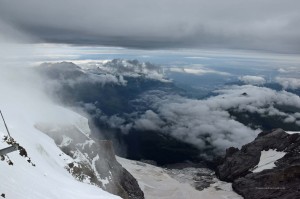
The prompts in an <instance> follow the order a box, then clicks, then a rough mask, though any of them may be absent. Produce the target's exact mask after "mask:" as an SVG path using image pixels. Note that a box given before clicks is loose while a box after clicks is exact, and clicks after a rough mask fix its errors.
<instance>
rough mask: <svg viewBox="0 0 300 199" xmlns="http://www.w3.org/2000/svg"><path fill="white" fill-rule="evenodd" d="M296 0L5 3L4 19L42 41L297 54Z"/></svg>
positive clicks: (1, 10)
mask: <svg viewBox="0 0 300 199" xmlns="http://www.w3.org/2000/svg"><path fill="white" fill-rule="evenodd" d="M299 18H300V14H299V1H297V0H288V1H284V2H283V1H281V0H273V1H269V0H252V1H242V2H240V1H237V0H227V1H218V0H210V1H205V0H186V1H175V2H174V0H152V1H139V0H126V1H117V0H110V1H105V0H86V1H84V2H83V1H79V0H72V1H71V0H66V1H59V0H52V1H39V0H27V1H1V3H0V19H2V20H5V21H7V22H9V23H11V24H12V25H13V26H15V27H17V28H19V29H21V30H24V31H26V32H27V33H29V34H31V35H34V36H36V37H37V38H39V39H40V40H41V41H46V42H55V43H70V44H84V45H113V46H124V47H134V48H221V49H224V48H227V49H248V50H265V51H272V52H274V51H275V52H287V53H299V52H300V47H299V46H300V45H299V41H300V38H299V35H300V28H299V27H300V26H299V21H300V20H299Z"/></svg>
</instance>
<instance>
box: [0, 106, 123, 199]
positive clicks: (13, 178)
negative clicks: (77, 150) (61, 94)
mask: <svg viewBox="0 0 300 199" xmlns="http://www.w3.org/2000/svg"><path fill="white" fill-rule="evenodd" d="M6 104H7V105H8V106H6V107H7V108H6V107H5V108H4V109H3V113H4V115H5V117H6V118H5V119H6V122H7V124H8V127H9V129H10V131H11V135H12V137H13V138H14V139H15V140H16V141H17V142H18V143H20V145H21V146H23V147H24V148H25V149H26V151H27V153H28V156H29V157H30V158H31V160H32V162H33V163H34V164H35V165H36V166H32V165H31V164H29V163H28V162H27V161H26V159H24V158H23V157H21V156H20V155H19V154H18V152H13V153H11V154H9V155H8V156H9V158H10V159H11V161H12V162H13V165H8V164H7V163H6V162H4V161H2V162H0V170H1V172H0V180H1V188H0V193H4V194H5V195H6V198H10V199H18V198H20V199H43V198H45V199H47V198H49V199H55V198H57V199H61V198H64V199H68V198H70V199H76V198H78V199H82V198H86V199H89V198H90V199H96V198H98V199H102V198H103V199H113V198H119V197H117V196H114V195H111V194H109V193H107V192H105V191H103V190H102V189H100V188H98V187H96V186H92V185H89V184H84V183H82V182H79V181H76V180H75V179H74V177H73V176H72V175H71V174H70V173H69V172H68V171H67V170H66V169H65V168H64V167H65V166H66V164H67V163H68V162H70V161H72V160H71V158H70V157H69V156H67V155H66V154H64V153H62V151H61V150H60V149H59V148H58V147H57V146H56V145H55V143H54V141H53V140H52V139H51V138H49V137H48V136H47V135H45V134H43V133H41V132H40V131H38V130H36V129H35V128H34V125H35V122H38V121H35V120H34V118H32V117H31V115H30V114H31V112H27V114H24V113H25V112H24V109H25V110H26V109H27V108H25V107H24V109H20V111H15V110H17V109H13V110H12V109H10V106H9V104H8V103H6ZM1 105H2V106H3V105H4V104H3V103H2V104H1ZM16 105H17V104H16ZM47 107H48V110H52V111H49V112H48V113H47V111H46V112H44V111H45V110H44V111H43V113H44V114H49V115H52V116H55V115H56V114H57V115H56V116H57V117H59V118H61V116H63V117H64V120H63V121H61V122H66V123H73V124H74V125H76V126H77V127H78V128H79V129H82V131H83V132H86V131H87V126H86V122H84V120H85V118H83V117H82V116H80V115H78V114H76V113H73V112H72V111H69V110H66V109H63V108H61V107H57V106H54V105H53V106H52V107H49V105H47ZM45 108H46V107H45ZM35 119H37V118H35ZM5 134H6V132H5V128H4V126H3V124H1V125H0V135H1V136H3V135H5ZM6 146H8V145H7V144H6V143H5V142H1V143H0V147H1V148H4V147H6Z"/></svg>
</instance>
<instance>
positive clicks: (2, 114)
mask: <svg viewBox="0 0 300 199" xmlns="http://www.w3.org/2000/svg"><path fill="white" fill-rule="evenodd" d="M0 114H1V117H2V120H3V122H4V125H5V128H6V131H7V134H8V135H9V137H11V136H10V133H9V130H8V128H7V125H6V122H5V120H4V117H3V114H2V112H1V110H0Z"/></svg>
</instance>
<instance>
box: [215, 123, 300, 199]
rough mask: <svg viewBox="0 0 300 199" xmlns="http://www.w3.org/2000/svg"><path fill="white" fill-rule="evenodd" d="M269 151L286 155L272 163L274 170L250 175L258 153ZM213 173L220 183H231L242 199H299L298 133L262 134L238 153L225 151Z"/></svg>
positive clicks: (234, 149) (299, 163) (233, 150)
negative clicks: (222, 181) (221, 181)
mask: <svg viewBox="0 0 300 199" xmlns="http://www.w3.org/2000/svg"><path fill="white" fill-rule="evenodd" d="M269 149H273V150H277V151H282V152H285V153H286V154H285V155H284V157H282V158H281V159H279V160H277V161H276V162H275V165H276V167H275V168H272V169H265V170H263V171H260V172H256V173H252V172H251V170H252V169H253V168H254V167H255V166H256V165H257V164H258V163H259V160H260V155H261V151H263V150H269ZM216 174H217V176H218V177H219V178H220V179H221V180H224V181H228V182H233V184H232V187H233V189H234V190H235V191H236V192H237V193H239V194H240V195H242V196H243V197H244V198H246V199H253V198H255V199H268V198H269V199H274V198H278V199H285V198H286V199H296V198H300V186H299V185H300V134H288V133H286V132H284V131H283V130H281V129H276V130H273V131H271V132H262V133H260V134H259V135H258V137H257V138H256V139H255V140H254V141H253V142H251V143H249V144H247V145H244V146H243V147H242V148H241V150H238V149H236V148H229V149H227V151H226V156H225V158H224V159H223V161H222V163H221V164H220V165H219V166H218V167H217V170H216Z"/></svg>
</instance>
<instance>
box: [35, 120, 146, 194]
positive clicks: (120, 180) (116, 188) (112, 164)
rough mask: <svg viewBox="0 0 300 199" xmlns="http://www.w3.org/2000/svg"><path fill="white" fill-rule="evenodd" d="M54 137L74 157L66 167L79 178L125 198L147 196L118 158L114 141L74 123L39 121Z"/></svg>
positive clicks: (59, 145) (38, 126) (64, 150)
mask: <svg viewBox="0 0 300 199" xmlns="http://www.w3.org/2000/svg"><path fill="white" fill-rule="evenodd" d="M36 128H37V129H39V130H41V131H42V132H44V133H46V134H47V135H48V136H50V137H51V138H53V139H54V141H55V143H56V145H57V146H58V147H60V148H61V150H62V151H63V152H64V153H65V154H67V155H69V156H70V157H72V158H73V159H75V160H76V161H75V162H70V163H68V166H67V167H66V169H67V170H68V171H69V172H70V173H71V174H72V175H73V176H74V177H75V178H76V179H77V180H79V181H85V182H88V183H90V184H93V185H95V186H98V187H101V188H102V189H104V190H106V191H108V192H110V193H112V194H115V195H119V196H120V197H122V198H124V199H144V193H143V192H142V190H141V189H140V187H139V185H138V183H137V181H136V179H135V178H134V177H133V176H132V175H131V174H130V173H129V172H128V171H127V170H126V169H124V168H123V167H122V166H121V164H119V163H118V162H117V160H116V158H115V153H114V149H113V144H112V142H111V141H107V140H93V139H91V138H90V137H89V136H88V135H85V134H84V133H82V132H80V131H79V129H77V128H76V127H74V126H55V128H54V127H53V126H51V125H47V124H39V125H36Z"/></svg>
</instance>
